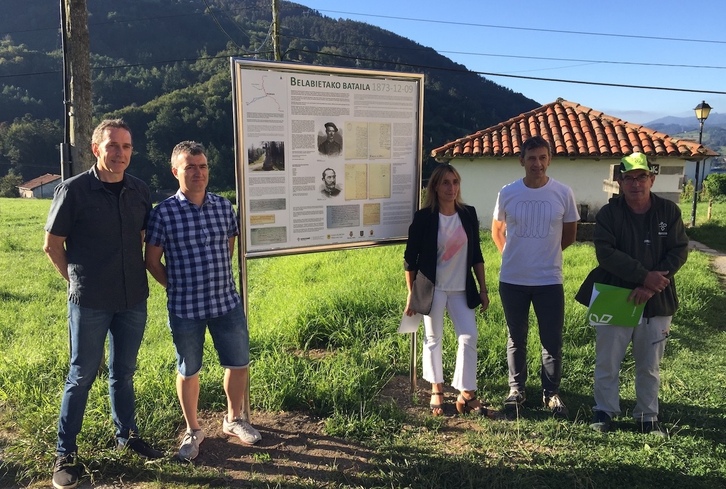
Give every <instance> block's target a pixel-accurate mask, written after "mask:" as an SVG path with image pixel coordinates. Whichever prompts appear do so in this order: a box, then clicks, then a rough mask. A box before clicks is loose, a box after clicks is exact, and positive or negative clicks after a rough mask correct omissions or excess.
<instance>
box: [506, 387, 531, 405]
mask: <svg viewBox="0 0 726 489" xmlns="http://www.w3.org/2000/svg"><path fill="white" fill-rule="evenodd" d="M526 400H527V395H526V394H525V393H524V390H521V391H520V390H518V389H515V388H511V389H509V395H508V396H507V398H506V399H504V407H505V408H508V407H509V408H519V407H522V404H524V401H526Z"/></svg>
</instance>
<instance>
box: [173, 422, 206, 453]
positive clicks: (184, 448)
mask: <svg viewBox="0 0 726 489" xmlns="http://www.w3.org/2000/svg"><path fill="white" fill-rule="evenodd" d="M203 441H204V432H203V431H202V430H201V429H199V430H190V429H187V431H186V433H184V438H183V439H182V442H181V445H180V446H179V455H178V456H179V458H180V459H181V460H194V459H195V458H197V455H199V445H201V443H202V442H203Z"/></svg>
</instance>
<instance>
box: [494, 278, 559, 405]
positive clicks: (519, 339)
mask: <svg viewBox="0 0 726 489" xmlns="http://www.w3.org/2000/svg"><path fill="white" fill-rule="evenodd" d="M499 297H501V299H502V308H503V309H504V317H505V318H506V321H507V328H508V330H509V338H508V339H507V363H508V365H509V387H510V388H513V389H517V390H519V391H524V387H525V383H526V382H527V334H528V332H529V308H530V305H532V306H534V314H535V315H536V316H537V324H538V326H539V340H540V343H542V365H541V368H540V380H541V381H542V391H543V393H544V394H545V395H547V396H549V395H552V394H557V393H559V390H560V380H561V378H562V328H563V326H564V323H565V293H564V289H563V287H562V284H555V285H538V286H527V285H514V284H508V283H505V282H499Z"/></svg>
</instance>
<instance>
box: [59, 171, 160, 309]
mask: <svg viewBox="0 0 726 489" xmlns="http://www.w3.org/2000/svg"><path fill="white" fill-rule="evenodd" d="M150 210H151V195H150V192H149V188H148V187H147V186H146V184H145V183H144V182H142V181H141V180H139V179H138V178H135V177H132V176H131V175H128V174H125V175H124V179H123V188H122V190H121V193H120V195H119V196H118V197H116V195H114V194H113V192H111V191H109V190H107V189H106V188H105V187H104V186H103V182H101V180H100V179H99V178H98V174H97V172H96V168H95V166H94V167H93V168H91V169H90V170H88V171H87V172H85V173H82V174H80V175H76V176H75V177H73V178H70V179H68V180H66V181H65V182H63V183H61V184H60V185H58V187H56V189H55V194H54V197H53V202H52V204H51V208H50V212H49V214H48V220H47V222H46V225H45V230H46V231H47V232H49V233H51V234H53V235H55V236H62V237H65V238H66V242H65V245H66V257H67V259H68V276H69V278H70V283H69V286H68V300H69V301H71V302H73V303H75V304H78V305H80V306H82V307H89V308H93V309H103V310H113V311H118V310H123V309H127V308H129V307H132V306H134V305H136V304H138V303H139V302H141V301H143V300H145V299H146V298H147V297H148V296H149V285H148V281H147V278H146V266H145V264H144V256H143V247H142V243H143V239H142V233H143V231H144V230H145V229H146V221H147V219H148V215H149V211H150Z"/></svg>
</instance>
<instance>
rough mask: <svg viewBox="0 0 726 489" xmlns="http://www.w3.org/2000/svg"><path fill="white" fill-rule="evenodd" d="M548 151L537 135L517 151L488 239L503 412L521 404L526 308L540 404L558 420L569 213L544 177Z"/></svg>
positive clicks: (573, 209) (566, 192) (571, 199)
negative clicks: (494, 261)
mask: <svg viewBox="0 0 726 489" xmlns="http://www.w3.org/2000/svg"><path fill="white" fill-rule="evenodd" d="M551 161H552V152H551V149H550V145H549V144H548V143H547V141H545V139H544V138H542V137H540V136H534V137H531V138H529V139H527V140H526V141H525V142H524V143H523V144H522V153H521V155H520V157H519V162H520V164H521V165H522V166H523V167H524V172H525V176H524V178H523V179H521V180H517V181H515V182H512V183H510V184H508V185H505V186H504V187H502V189H501V190H500V191H499V195H498V196H497V203H496V205H495V207H494V219H493V221H492V238H493V240H494V243H495V244H496V245H497V248H499V252H500V253H501V254H502V267H501V271H500V274H499V296H500V297H501V299H502V307H503V308H504V316H505V319H506V321H507V329H508V331H509V337H508V339H507V364H508V365H509V395H508V396H507V398H506V399H505V401H504V407H505V409H515V410H517V411H518V410H519V408H520V407H521V406H522V404H523V403H524V401H525V399H526V395H525V383H526V381H527V334H528V331H529V308H530V305H532V306H534V312H535V315H536V316H537V324H538V327H539V338H540V342H541V343H542V366H541V369H540V377H541V380H542V401H543V403H544V405H545V407H546V408H548V409H550V410H552V413H553V414H554V415H555V416H557V417H563V418H566V417H567V415H568V411H567V407H566V406H565V404H564V403H563V402H562V399H561V398H560V396H559V390H560V379H561V377H562V328H563V325H564V322H565V294H564V289H563V287H562V250H564V249H565V248H567V247H568V246H569V245H571V244H572V243H574V242H575V237H576V234H577V221H578V220H579V219H580V215H579V214H578V212H577V205H576V203H575V195H574V193H573V192H572V189H571V188H570V187H568V186H567V185H564V184H562V183H560V182H558V181H556V180H555V179H553V178H550V177H548V176H547V168H548V167H549V165H550V162H551Z"/></svg>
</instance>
